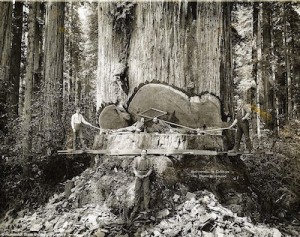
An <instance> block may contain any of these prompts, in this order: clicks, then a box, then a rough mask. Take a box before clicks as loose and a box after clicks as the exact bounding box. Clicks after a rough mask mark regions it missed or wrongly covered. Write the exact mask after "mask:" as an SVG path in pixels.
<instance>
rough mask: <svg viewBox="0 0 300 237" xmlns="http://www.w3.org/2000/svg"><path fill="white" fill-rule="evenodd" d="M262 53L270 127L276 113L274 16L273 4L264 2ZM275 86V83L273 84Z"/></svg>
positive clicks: (267, 119)
mask: <svg viewBox="0 0 300 237" xmlns="http://www.w3.org/2000/svg"><path fill="white" fill-rule="evenodd" d="M262 6H263V7H262V11H263V12H262V32H263V39H262V51H263V53H262V55H263V64H262V80H263V88H264V91H263V92H264V93H263V94H264V103H263V109H264V115H265V116H264V117H263V119H264V121H265V123H266V127H267V128H269V129H273V128H274V118H273V116H274V114H273V113H272V109H273V107H274V104H273V89H272V84H271V83H270V82H271V81H272V72H271V71H272V69H271V49H272V47H271V27H272V26H271V16H272V4H271V3H266V2H264V3H263V5H262ZM273 87H274V85H273Z"/></svg>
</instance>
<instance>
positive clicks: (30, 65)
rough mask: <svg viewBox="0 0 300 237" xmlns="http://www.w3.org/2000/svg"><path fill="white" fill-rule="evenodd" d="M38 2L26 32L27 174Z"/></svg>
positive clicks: (25, 123) (25, 120) (31, 6)
mask: <svg viewBox="0 0 300 237" xmlns="http://www.w3.org/2000/svg"><path fill="white" fill-rule="evenodd" d="M39 5H40V3H39V2H34V3H31V4H30V5H29V17H28V23H29V30H28V48H27V50H28V53H27V67H26V75H25V92H24V108H23V109H24V120H23V126H22V128H23V132H24V138H23V143H22V150H23V161H24V166H23V168H24V173H25V174H26V175H27V174H28V166H27V164H28V161H29V157H30V152H31V147H32V124H31V120H32V100H33V84H34V75H35V70H34V69H35V65H36V60H39V57H36V55H35V54H36V53H38V51H37V50H36V48H38V47H39V44H38V37H37V36H36V35H37V34H38V28H37V24H38V23H37V15H38V11H39Z"/></svg>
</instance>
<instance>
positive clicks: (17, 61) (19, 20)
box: [7, 2, 24, 118]
mask: <svg viewBox="0 0 300 237" xmlns="http://www.w3.org/2000/svg"><path fill="white" fill-rule="evenodd" d="M23 5H24V4H23V2H15V7H14V11H13V15H14V22H13V28H12V33H13V38H12V53H11V64H10V66H11V75H10V83H9V84H10V88H9V92H10V93H8V95H7V99H8V104H9V105H11V107H10V108H9V110H8V113H9V114H8V116H9V117H10V118H16V117H17V116H18V108H19V87H20V68H21V53H22V52H21V42H22V31H23Z"/></svg>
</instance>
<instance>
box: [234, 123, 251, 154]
mask: <svg viewBox="0 0 300 237" xmlns="http://www.w3.org/2000/svg"><path fill="white" fill-rule="evenodd" d="M243 134H244V136H245V140H246V147H247V149H248V150H249V151H251V150H252V143H251V140H250V136H249V121H248V120H241V121H238V122H237V132H236V138H235V144H234V148H233V149H234V150H235V151H238V150H239V149H240V143H241V140H242V136H243Z"/></svg>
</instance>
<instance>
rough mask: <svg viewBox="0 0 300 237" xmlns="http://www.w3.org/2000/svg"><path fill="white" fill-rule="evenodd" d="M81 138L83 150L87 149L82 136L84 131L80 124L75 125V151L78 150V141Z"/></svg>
mask: <svg viewBox="0 0 300 237" xmlns="http://www.w3.org/2000/svg"><path fill="white" fill-rule="evenodd" d="M78 137H79V138H80V142H81V146H82V148H83V149H85V148H86V146H85V144H84V139H83V135H82V130H81V126H80V124H75V132H73V149H74V150H76V139H77V138H78Z"/></svg>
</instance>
